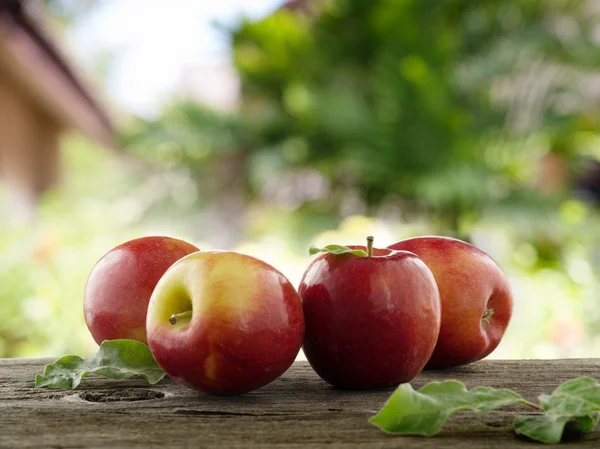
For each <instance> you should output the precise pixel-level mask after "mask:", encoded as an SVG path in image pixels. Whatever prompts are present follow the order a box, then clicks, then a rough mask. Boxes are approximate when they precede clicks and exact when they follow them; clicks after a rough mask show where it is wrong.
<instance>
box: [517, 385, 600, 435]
mask: <svg viewBox="0 0 600 449" xmlns="http://www.w3.org/2000/svg"><path fill="white" fill-rule="evenodd" d="M539 400H540V406H541V409H542V411H543V412H544V415H539V416H531V415H530V416H518V417H517V418H516V419H515V421H514V423H513V428H514V430H515V432H516V433H517V434H519V435H524V436H526V437H529V438H531V439H533V440H537V441H541V442H543V443H560V441H561V439H562V436H563V433H564V429H565V426H566V424H567V423H568V422H569V421H570V420H575V421H576V422H577V424H578V427H579V430H580V431H581V432H584V433H585V432H590V431H591V430H593V429H594V427H596V424H597V423H598V412H599V411H600V384H598V382H597V381H596V380H594V379H592V378H590V377H579V378H577V379H572V380H569V381H567V382H565V383H563V384H562V385H560V386H558V387H557V388H556V389H555V390H554V392H552V394H550V395H547V394H544V395H541V396H540V397H539Z"/></svg>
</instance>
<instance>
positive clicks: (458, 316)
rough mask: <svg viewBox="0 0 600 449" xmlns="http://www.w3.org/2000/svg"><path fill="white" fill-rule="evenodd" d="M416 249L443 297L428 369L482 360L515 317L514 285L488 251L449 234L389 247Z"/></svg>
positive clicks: (403, 241)
mask: <svg viewBox="0 0 600 449" xmlns="http://www.w3.org/2000/svg"><path fill="white" fill-rule="evenodd" d="M389 248H390V249H394V250H405V251H411V252H413V253H415V254H416V255H417V256H419V257H420V258H421V259H422V260H423V261H424V262H425V263H426V264H427V266H428V267H429V268H430V269H431V271H432V273H433V275H434V276H435V280H436V282H437V285H438V288H439V291H440V298H441V301H442V325H441V329H440V336H439V338H438V342H437V345H436V347H435V351H434V352H433V355H432V356H431V360H430V361H429V362H428V363H427V367H428V368H444V367H451V366H458V365H465V364H467V363H471V362H474V361H476V360H480V359H482V358H484V357H486V356H487V355H488V354H490V353H491V352H492V351H493V350H494V349H496V346H498V343H500V340H501V339H502V336H503V335H504V331H505V330H506V327H507V326H508V323H509V321H510V317H511V315H512V307H513V298H512V293H511V289H510V284H509V282H508V279H507V278H506V275H505V274H504V272H503V271H502V269H501V268H500V266H499V265H498V264H497V263H496V262H495V261H494V260H493V259H492V258H491V257H490V256H489V255H487V254H486V253H485V252H483V251H481V250H480V249H478V248H476V247H475V246H473V245H470V244H468V243H466V242H463V241H461V240H457V239H453V238H449V237H437V236H426V237H415V238H411V239H407V240H402V241H400V242H398V243H395V244H394V245H391V246H389Z"/></svg>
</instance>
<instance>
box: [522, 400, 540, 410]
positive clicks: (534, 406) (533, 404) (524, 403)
mask: <svg viewBox="0 0 600 449" xmlns="http://www.w3.org/2000/svg"><path fill="white" fill-rule="evenodd" d="M521 403H522V404H523V405H526V406H527V407H529V408H533V409H535V410H537V411H539V412H541V411H542V407H540V406H539V405H538V404H536V403H534V402H529V401H526V400H525V399H523V402H521Z"/></svg>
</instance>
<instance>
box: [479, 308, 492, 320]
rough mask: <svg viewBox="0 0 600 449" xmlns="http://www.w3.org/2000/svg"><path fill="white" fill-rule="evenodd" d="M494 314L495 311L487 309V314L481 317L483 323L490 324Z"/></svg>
mask: <svg viewBox="0 0 600 449" xmlns="http://www.w3.org/2000/svg"><path fill="white" fill-rule="evenodd" d="M493 314H494V309H492V308H489V309H486V310H485V312H484V313H483V316H482V317H481V321H483V322H484V323H485V324H490V321H491V320H492V315H493Z"/></svg>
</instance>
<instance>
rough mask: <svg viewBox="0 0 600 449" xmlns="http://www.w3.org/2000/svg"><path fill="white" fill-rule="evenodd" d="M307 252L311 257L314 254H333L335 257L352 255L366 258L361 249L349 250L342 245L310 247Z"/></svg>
mask: <svg viewBox="0 0 600 449" xmlns="http://www.w3.org/2000/svg"><path fill="white" fill-rule="evenodd" d="M308 252H309V254H310V255H311V256H314V255H315V254H318V253H331V254H335V255H341V254H354V255H355V256H362V257H366V256H367V253H366V252H365V251H363V250H362V249H351V248H348V247H347V246H343V245H327V246H325V247H323V248H317V247H316V246H311V247H310V249H309V250H308Z"/></svg>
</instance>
